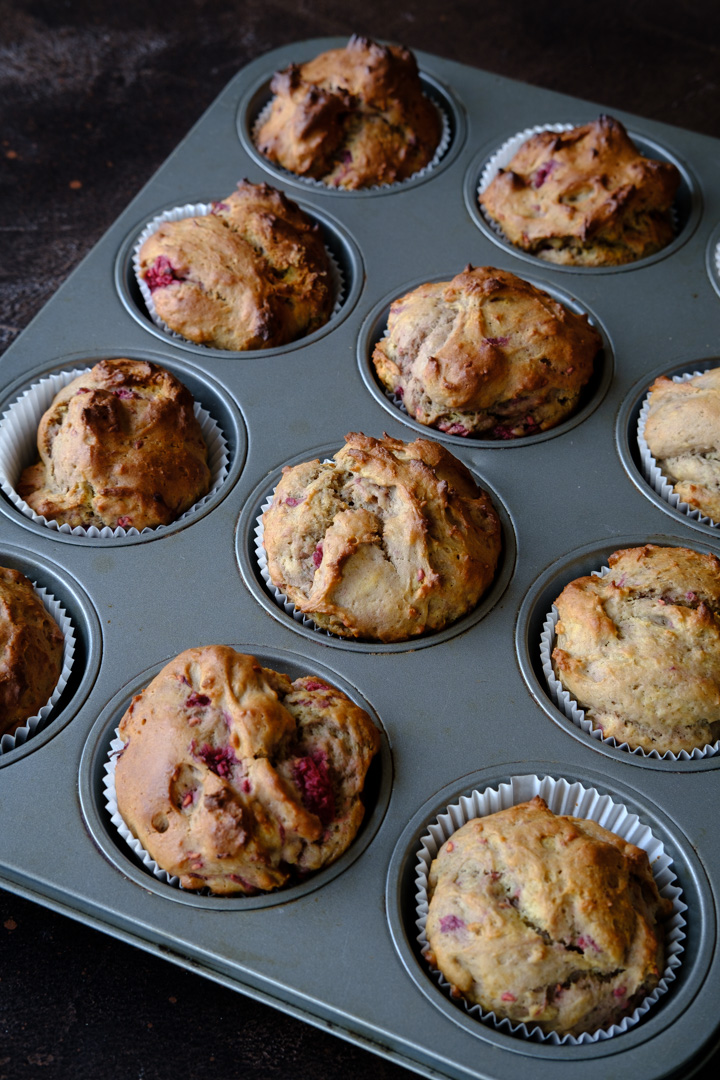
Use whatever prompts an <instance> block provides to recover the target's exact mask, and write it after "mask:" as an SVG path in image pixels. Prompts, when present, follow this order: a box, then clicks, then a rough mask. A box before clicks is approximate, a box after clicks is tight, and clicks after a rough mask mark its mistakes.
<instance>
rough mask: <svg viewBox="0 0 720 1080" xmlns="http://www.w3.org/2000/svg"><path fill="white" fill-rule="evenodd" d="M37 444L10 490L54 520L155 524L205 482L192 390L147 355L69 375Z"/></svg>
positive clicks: (179, 510) (181, 507) (194, 496)
mask: <svg viewBox="0 0 720 1080" xmlns="http://www.w3.org/2000/svg"><path fill="white" fill-rule="evenodd" d="M37 446H38V452H39V455H40V460H39V461H38V462H37V463H36V464H35V465H31V466H30V467H29V468H27V469H25V470H24V472H23V473H22V476H21V478H20V482H19V484H18V485H17V492H18V494H19V495H20V496H21V497H22V498H23V499H24V500H25V501H26V503H27V504H28V506H30V507H31V509H32V510H34V511H35V513H36V514H40V515H41V516H43V517H45V518H47V519H48V520H52V521H56V522H57V523H58V524H59V525H65V524H67V525H70V526H71V527H73V528H75V527H76V526H81V527H82V528H88V527H89V526H92V525H94V526H96V527H97V528H103V527H104V526H107V527H109V528H111V529H115V528H117V527H121V528H126V529H128V528H131V527H134V528H136V529H137V530H138V531H141V530H142V529H153V528H156V527H157V526H159V525H168V524H169V523H170V522H172V521H174V520H175V519H176V518H178V517H179V516H180V515H181V514H183V513H184V512H185V511H186V510H189V509H190V507H191V506H192V505H193V504H194V503H196V502H197V501H198V499H200V498H201V497H202V496H203V495H205V494H206V493H207V491H208V488H209V486H210V469H209V467H208V464H207V447H206V445H205V440H204V439H203V436H202V432H201V430H200V424H199V422H198V420H197V419H196V417H195V413H194V402H193V399H192V395H191V394H190V391H189V390H188V389H187V388H186V387H185V386H183V384H182V383H181V382H180V381H179V380H178V379H176V378H175V376H174V375H172V374H171V373H170V372H169V371H166V370H165V369H164V368H162V367H160V366H159V365H158V364H152V363H149V362H148V361H146V360H128V359H125V358H120V359H116V360H101V361H100V362H99V363H98V364H95V366H94V367H93V368H92V369H91V370H90V371H89V372H86V373H85V374H84V375H79V376H78V377H77V378H76V379H73V380H72V381H71V382H69V383H68V384H67V386H65V387H64V388H63V389H62V390H61V391H60V392H59V393H58V394H57V395H56V396H55V399H54V401H53V402H52V404H51V406H50V408H49V409H48V410H47V411H46V412H45V414H44V416H43V417H42V419H41V421H40V424H39V427H38V436H37Z"/></svg>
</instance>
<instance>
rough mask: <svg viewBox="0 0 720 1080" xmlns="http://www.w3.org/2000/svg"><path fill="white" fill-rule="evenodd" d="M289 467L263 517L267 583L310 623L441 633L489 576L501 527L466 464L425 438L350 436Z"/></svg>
mask: <svg viewBox="0 0 720 1080" xmlns="http://www.w3.org/2000/svg"><path fill="white" fill-rule="evenodd" d="M346 438H347V441H346V444H345V446H343V448H342V449H341V450H339V451H338V453H337V454H335V457H334V458H333V460H332V461H330V462H320V461H318V460H315V461H308V462H304V463H303V464H301V465H296V466H294V467H292V468H286V469H285V470H284V472H283V477H282V479H281V481H280V483H279V484H278V486H277V488H276V490H275V495H274V498H273V502H272V505H271V506H270V508H269V509H268V510H266V511H265V513H264V515H263V525H264V546H265V551H266V553H267V565H268V572H269V575H270V578H271V580H272V582H273V584H274V585H275V586H276V587H277V588H278V589H280V590H282V592H284V593H285V594H286V595H287V596H288V597H289V598H290V600H292V602H293V603H294V604H295V605H296V606H297V608H298V609H299V610H300V611H302V612H304V613H306V614H307V615H309V616H310V617H311V619H312V620H313V622H315V623H316V624H317V626H319V627H321V628H323V629H327V630H330V631H332V632H333V633H336V634H340V635H341V636H344V637H356V638H364V639H369V640H376V641H383V642H392V641H405V640H407V639H408V638H411V637H414V636H416V635H418V634H422V633H425V632H426V631H431V630H440V629H442V628H443V627H445V626H446V625H448V624H449V623H452V622H454V621H455V620H456V619H458V618H460V617H461V616H462V615H464V614H466V613H467V612H468V611H470V610H471V609H472V608H473V607H475V605H476V604H477V602H478V600H479V599H480V597H481V596H482V595H483V593H485V591H486V590H487V588H488V587H489V585H490V584H491V582H492V580H493V577H494V575H495V570H496V567H497V564H498V560H499V557H500V549H501V529H500V522H499V519H498V516H497V513H496V511H495V509H494V507H493V505H492V502H491V501H490V498H489V496H488V495H487V494H486V493H485V492H484V491H482V490H481V489H480V488H479V487H478V486H477V485H476V484H475V481H474V480H473V478H472V476H471V474H470V472H469V471H468V470H467V469H466V468H465V466H464V465H463V464H462V463H461V462H460V461H458V460H457V458H455V457H454V456H453V455H452V454H450V453H449V451H447V450H446V449H445V448H444V447H442V446H440V445H438V444H437V443H434V442H430V441H429V440H427V439H416V440H415V442H412V443H404V442H401V441H400V440H399V439H392V438H390V437H388V436H385V438H384V439H375V438H372V437H370V436H366V435H362V434H358V433H352V434H350V435H348V436H347V437H346Z"/></svg>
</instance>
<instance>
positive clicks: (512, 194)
mask: <svg viewBox="0 0 720 1080" xmlns="http://www.w3.org/2000/svg"><path fill="white" fill-rule="evenodd" d="M679 183H680V173H679V172H678V170H677V169H676V167H675V166H674V165H672V164H670V163H668V162H664V161H655V160H654V159H652V158H646V157H643V155H642V154H641V153H640V152H639V151H638V150H637V148H636V147H635V145H634V143H633V142H632V140H631V139H630V137H629V135H628V133H627V131H626V130H625V128H624V127H623V125H622V124H621V123H620V122H619V121H618V120H614V119H613V118H612V117H611V116H601V117H600V118H599V119H598V120H596V121H594V122H593V123H590V124H584V125H583V126H581V127H576V128H572V129H571V130H570V131H561V132H554V131H541V132H539V133H538V134H536V135H532V136H531V137H530V138H529V139H528V140H527V142H525V143H523V145H522V146H521V147H520V149H519V150H518V152H517V153H516V154H515V156H514V157H513V159H512V161H511V162H510V163H509V165H508V166H507V167H506V168H504V169H501V170H500V172H499V173H498V174H497V176H496V177H495V178H494V179H493V180H492V182H491V183H490V184H489V185H488V187H487V188H486V190H485V191H484V192H482V194H481V195H480V204H481V206H482V208H483V210H484V211H485V213H486V214H487V215H488V216H489V217H490V218H492V219H493V220H494V221H495V222H496V223H497V224H498V225H499V226H500V227H501V229H502V231H503V232H504V233H505V235H506V237H507V238H508V240H509V241H510V242H511V243H512V244H515V245H516V246H517V247H520V248H522V249H523V251H528V252H530V253H531V254H532V255H537V256H538V258H540V259H545V260H546V261H547V262H554V263H564V264H568V265H574V266H614V265H619V264H621V263H628V262H634V261H635V260H636V259H643V258H645V257H646V256H648V255H652V254H653V253H654V252H656V251H659V250H660V249H661V248H664V247H666V246H667V245H668V244H669V243H670V241H671V240H672V239H673V236H674V226H673V220H672V214H671V210H672V204H673V200H674V198H675V193H676V191H677V189H678V186H679Z"/></svg>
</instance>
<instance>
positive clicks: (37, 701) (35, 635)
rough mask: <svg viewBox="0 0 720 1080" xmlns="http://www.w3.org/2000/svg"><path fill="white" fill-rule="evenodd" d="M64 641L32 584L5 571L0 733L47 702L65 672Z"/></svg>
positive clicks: (0, 578)
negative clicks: (63, 666)
mask: <svg viewBox="0 0 720 1080" xmlns="http://www.w3.org/2000/svg"><path fill="white" fill-rule="evenodd" d="M63 643H64V638H63V634H62V631H61V629H60V627H59V626H58V625H57V623H56V622H55V620H54V619H53V618H52V617H51V616H50V615H49V614H48V612H47V611H46V610H45V608H44V606H43V603H42V600H41V599H40V597H39V596H38V595H37V593H36V592H35V590H34V589H33V586H32V582H31V581H29V580H28V579H27V578H26V577H25V576H24V574H21V573H20V572H19V571H18V570H10V569H8V568H6V567H0V735H7V734H12V733H13V732H14V731H16V730H17V728H19V727H20V726H21V725H22V724H24V723H25V721H26V720H29V719H30V717H31V716H37V714H38V712H39V711H40V709H42V707H43V705H46V704H47V702H48V700H49V698H50V696H51V694H52V692H53V690H54V689H55V686H56V685H57V681H58V679H59V678H60V673H61V671H62V659H63Z"/></svg>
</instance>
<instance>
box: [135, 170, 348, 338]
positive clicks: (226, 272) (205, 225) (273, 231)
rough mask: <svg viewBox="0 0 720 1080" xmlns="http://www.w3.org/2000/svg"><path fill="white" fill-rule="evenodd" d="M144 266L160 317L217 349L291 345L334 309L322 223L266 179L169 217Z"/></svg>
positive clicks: (145, 248)
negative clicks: (204, 207)
mask: <svg viewBox="0 0 720 1080" xmlns="http://www.w3.org/2000/svg"><path fill="white" fill-rule="evenodd" d="M138 265H139V269H140V275H141V277H142V278H143V279H144V281H145V284H146V285H147V286H148V288H149V289H150V292H151V293H152V300H153V304H154V305H155V310H156V312H157V314H158V315H159V316H160V318H161V319H162V320H163V322H165V323H166V324H167V326H169V327H170V329H171V330H174V331H175V333H176V334H180V335H181V336H182V337H184V338H187V340H188V341H194V342H196V344H198V345H208V346H212V347H213V348H215V349H232V350H236V351H244V350H246V349H270V348H274V347H276V346H278V345H287V344H288V342H290V341H295V340H296V339H297V338H300V337H305V335H306V334H310V333H312V331H313V330H316V329H317V328H318V327H319V326H322V325H323V324H324V323H326V322H327V321H328V319H329V318H330V315H331V314H332V310H333V304H334V296H333V285H332V280H331V272H330V260H329V258H328V254H327V251H326V250H325V246H324V244H323V241H322V237H321V235H320V230H319V228H318V226H317V224H316V223H314V222H313V221H312V220H311V219H310V218H309V217H308V215H307V214H306V213H304V212H303V211H302V210H301V209H300V207H299V206H298V205H297V204H296V203H294V202H292V201H291V200H290V199H287V198H286V197H285V196H284V195H283V193H282V192H281V191H277V190H276V189H275V188H272V187H270V186H269V185H268V184H250V183H248V181H247V180H243V181H241V183H239V184H238V186H237V190H236V191H234V192H233V193H232V195H229V196H228V197H227V198H226V199H223V200H222V201H221V202H216V203H214V204H213V208H212V211H211V213H209V214H205V215H204V216H200V217H187V218H181V219H180V220H179V221H166V222H164V223H163V224H162V225H160V227H159V229H158V230H157V231H156V232H155V233H153V234H152V235H151V236H149V237H148V239H147V240H146V241H145V242H144V243H143V245H142V247H141V248H140V251H139V253H138Z"/></svg>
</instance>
